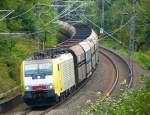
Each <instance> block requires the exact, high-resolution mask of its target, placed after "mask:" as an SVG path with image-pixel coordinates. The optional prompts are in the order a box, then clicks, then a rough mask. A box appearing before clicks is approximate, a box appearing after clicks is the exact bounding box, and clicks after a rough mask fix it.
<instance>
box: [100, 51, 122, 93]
mask: <svg viewBox="0 0 150 115" xmlns="http://www.w3.org/2000/svg"><path fill="white" fill-rule="evenodd" d="M99 53H101V54H103V55H104V56H105V57H106V58H107V59H108V60H109V61H110V62H111V63H112V65H113V67H114V69H115V73H116V75H115V76H116V79H115V81H114V83H113V85H112V87H111V88H110V89H109V91H108V92H107V93H106V96H110V95H111V93H112V92H113V90H114V89H115V87H116V85H117V83H118V80H119V70H118V67H117V65H116V64H115V63H114V62H113V60H112V59H111V58H110V57H109V56H108V55H107V54H105V53H104V52H102V51H99Z"/></svg>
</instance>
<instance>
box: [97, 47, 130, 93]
mask: <svg viewBox="0 0 150 115" xmlns="http://www.w3.org/2000/svg"><path fill="white" fill-rule="evenodd" d="M99 49H100V52H101V53H104V54H105V55H107V56H108V57H109V58H111V60H113V63H114V65H115V66H116V69H117V71H118V73H117V74H118V75H117V76H118V77H117V80H116V81H115V86H113V87H116V88H112V90H111V91H110V93H108V94H107V95H109V94H111V93H112V91H113V90H114V91H113V95H116V94H118V93H119V91H120V90H124V89H125V88H126V87H128V88H131V87H132V83H133V77H132V76H130V75H131V74H132V73H131V72H132V71H131V68H130V66H129V65H128V63H127V61H126V60H125V59H124V58H122V57H121V56H120V55H118V54H116V53H115V52H113V51H111V50H109V49H107V48H104V47H101V46H99ZM123 85H124V86H123Z"/></svg>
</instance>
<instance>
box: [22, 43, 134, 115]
mask: <svg viewBox="0 0 150 115" xmlns="http://www.w3.org/2000/svg"><path fill="white" fill-rule="evenodd" d="M99 53H100V54H101V56H102V55H103V57H104V58H105V60H107V61H108V63H109V65H108V66H111V68H112V71H113V74H111V76H108V78H107V80H108V81H111V83H110V85H108V84H106V85H107V88H105V89H103V88H100V87H99V86H98V84H96V85H97V87H99V91H100V92H102V95H107V96H109V95H114V94H115V93H116V92H117V94H119V92H120V88H123V87H122V86H121V84H120V83H121V82H123V81H124V80H127V81H128V86H129V85H130V84H131V81H132V79H130V80H129V79H128V74H129V72H130V69H129V67H128V65H127V63H126V61H125V60H124V59H123V58H121V57H120V56H119V55H117V54H115V53H114V52H112V51H110V50H108V49H106V48H103V47H100V46H99ZM120 65H122V67H121V66H120ZM97 71H98V70H97ZM110 71H111V70H110ZM123 71H124V72H123ZM125 71H126V72H125ZM122 72H123V73H122ZM97 76H98V74H97ZM100 77H101V76H100ZM94 78H95V75H93V76H92V77H91V78H90V79H88V80H86V81H85V82H84V84H82V86H80V87H79V88H78V89H77V90H76V91H74V92H73V93H72V94H71V95H69V96H68V97H66V98H65V99H64V100H63V101H60V102H59V103H57V104H56V105H54V106H52V107H49V108H46V109H43V110H34V109H27V110H26V111H25V112H23V113H22V114H21V115H33V114H37V115H45V114H49V113H51V111H53V110H55V109H57V108H61V106H65V104H66V103H67V104H68V103H69V102H68V101H70V100H71V98H73V97H76V95H78V93H80V90H82V89H84V88H85V87H86V88H89V86H88V85H89V84H88V81H89V82H91V80H92V79H94ZM86 84H87V85H86ZM102 85H104V84H102ZM75 94H76V95H75ZM63 104H64V105H63ZM65 114H67V113H65Z"/></svg>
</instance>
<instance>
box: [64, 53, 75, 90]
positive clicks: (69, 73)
mask: <svg viewBox="0 0 150 115" xmlns="http://www.w3.org/2000/svg"><path fill="white" fill-rule="evenodd" d="M61 60H62V63H61V69H62V72H63V81H64V82H63V85H64V89H63V91H65V90H68V89H70V88H71V87H72V86H74V85H75V71H74V61H73V56H72V54H71V53H69V54H62V55H61Z"/></svg>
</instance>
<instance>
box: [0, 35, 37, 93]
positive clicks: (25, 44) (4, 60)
mask: <svg viewBox="0 0 150 115" xmlns="http://www.w3.org/2000/svg"><path fill="white" fill-rule="evenodd" d="M10 38H11V37H10ZM10 38H8V39H6V38H1V40H0V86H2V87H0V94H1V93H4V92H6V91H8V90H10V89H12V88H14V87H16V86H18V85H20V76H19V67H20V64H21V62H22V60H24V59H25V58H27V57H28V56H31V55H32V53H33V52H34V51H35V49H36V42H35V41H34V40H31V39H26V38H25V37H22V38H13V39H10Z"/></svg>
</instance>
